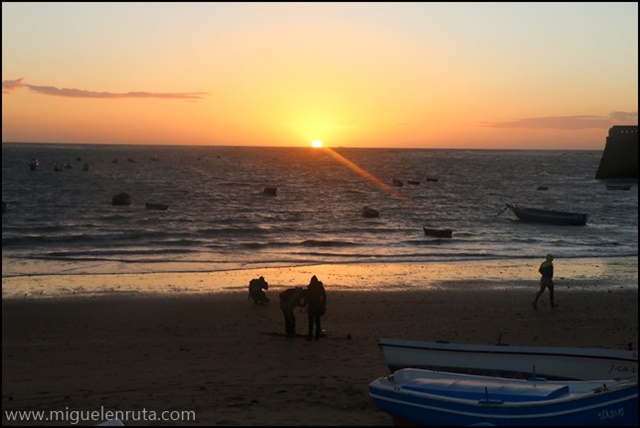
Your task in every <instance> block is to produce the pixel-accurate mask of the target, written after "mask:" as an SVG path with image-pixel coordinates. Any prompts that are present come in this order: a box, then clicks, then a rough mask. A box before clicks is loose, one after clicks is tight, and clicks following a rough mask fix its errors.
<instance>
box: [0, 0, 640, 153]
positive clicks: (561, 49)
mask: <svg viewBox="0 0 640 428" xmlns="http://www.w3.org/2000/svg"><path fill="white" fill-rule="evenodd" d="M2 47H3V52H2V62H3V67H2V79H3V99H2V104H3V108H2V141H3V142H64V143H115V144H188V145H203V144H208V145H268V146H309V145H310V144H311V141H313V140H315V139H320V140H322V141H323V142H324V144H325V146H332V147H336V146H349V147H399V148H400V147H416V148H418V147H424V148H430V147H433V148H513V149H520V148H522V149H531V148H540V149H547V148H552V149H602V148H603V146H604V142H605V138H606V135H607V131H608V128H609V127H610V126H613V125H624V124H634V125H635V124H637V111H638V107H637V104H638V5H637V3H506V4H498V3H473V4H471V3H461V4H459V3H456V4H454V3H264V4H263V3H186V4H185V3H180V4H178V3H145V4H142V3H133V4H131V3H107V4H102V3H12V2H3V4H2Z"/></svg>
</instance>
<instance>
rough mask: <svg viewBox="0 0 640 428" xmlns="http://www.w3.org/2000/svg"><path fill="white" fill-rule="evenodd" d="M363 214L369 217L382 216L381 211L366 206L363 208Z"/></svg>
mask: <svg viewBox="0 0 640 428" xmlns="http://www.w3.org/2000/svg"><path fill="white" fill-rule="evenodd" d="M362 216H363V217H367V218H377V217H379V216H380V212H379V211H378V210H376V209H373V208H371V207H364V208H363V209H362Z"/></svg>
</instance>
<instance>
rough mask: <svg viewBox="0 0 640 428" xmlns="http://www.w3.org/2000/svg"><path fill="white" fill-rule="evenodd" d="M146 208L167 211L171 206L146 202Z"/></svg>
mask: <svg viewBox="0 0 640 428" xmlns="http://www.w3.org/2000/svg"><path fill="white" fill-rule="evenodd" d="M144 206H145V208H146V209H148V210H166V209H169V205H166V204H152V203H149V202H146V203H145V204H144Z"/></svg>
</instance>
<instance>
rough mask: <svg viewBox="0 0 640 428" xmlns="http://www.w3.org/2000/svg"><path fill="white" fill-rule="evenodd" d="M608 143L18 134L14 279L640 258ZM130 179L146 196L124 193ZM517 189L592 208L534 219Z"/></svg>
mask: <svg viewBox="0 0 640 428" xmlns="http://www.w3.org/2000/svg"><path fill="white" fill-rule="evenodd" d="M601 156H602V151H562V150H554V151H551V150H542V151H537V150H446V149H362V148H334V149H329V148H323V149H314V148H310V147H309V148H288V147H287V148H285V147H222V146H216V147H204V146H122V145H72V144H6V143H3V144H2V200H3V202H5V203H6V204H7V209H6V211H5V212H3V214H2V276H3V277H11V276H21V275H44V274H82V273H113V272H120V273H146V272H210V271H222V270H231V269H254V268H262V267H286V266H301V265H312V264H341V263H397V262H429V261H434V262H442V261H466V260H498V259H514V258H538V259H542V258H543V257H544V255H545V254H547V253H553V254H554V255H556V257H562V258H590V257H600V258H601V257H627V256H637V255H638V187H637V180H632V181H629V183H630V184H632V189H631V190H629V191H619V190H618V191H612V190H607V189H606V187H605V183H604V181H602V180H596V179H595V178H594V177H595V174H596V170H597V168H598V165H599V162H600V158H601ZM32 158H37V159H38V160H39V161H40V167H39V168H38V169H36V170H31V169H30V168H29V165H28V164H29V162H30V161H31V159H32ZM84 165H86V167H84V168H83V166H84ZM56 167H57V168H56ZM56 169H58V171H56ZM428 178H429V179H430V180H427V179H428ZM393 179H397V180H400V181H402V182H403V184H404V185H403V186H402V187H397V186H392V185H391V183H392V181H393ZM435 180H437V181H435ZM409 181H411V182H412V183H413V184H409ZM416 183H417V184H416ZM266 187H276V188H277V192H276V194H275V195H269V194H265V193H264V190H265V188H266ZM544 188H546V190H541V189H544ZM123 192H124V193H127V194H129V196H130V199H131V204H130V205H126V206H117V205H113V204H112V198H113V196H114V195H117V194H119V193H123ZM506 202H511V203H515V204H519V205H523V206H531V207H537V208H547V209H557V210H564V211H575V212H584V213H588V214H589V219H588V222H587V225H586V226H556V225H544V224H535V223H524V222H522V221H520V220H517V218H516V217H515V215H514V214H513V213H512V212H511V211H510V210H505V208H506V206H505V203H506ZM146 203H152V204H165V205H167V206H168V209H166V210H157V209H147V208H146V205H145V204H146ZM365 206H368V207H371V208H374V209H376V210H378V211H379V213H380V215H379V217H377V218H366V217H364V216H363V215H362V210H363V208H364V207H365ZM423 226H430V227H436V228H449V229H452V230H453V236H452V237H451V238H436V237H429V236H425V233H424V231H423Z"/></svg>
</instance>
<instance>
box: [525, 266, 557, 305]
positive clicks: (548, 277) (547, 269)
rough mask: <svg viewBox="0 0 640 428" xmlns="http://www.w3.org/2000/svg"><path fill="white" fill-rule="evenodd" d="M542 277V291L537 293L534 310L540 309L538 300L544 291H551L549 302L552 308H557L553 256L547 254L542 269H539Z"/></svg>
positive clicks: (533, 303)
mask: <svg viewBox="0 0 640 428" xmlns="http://www.w3.org/2000/svg"><path fill="white" fill-rule="evenodd" d="M538 272H540V275H542V277H541V278H540V290H538V292H537V293H536V298H535V300H534V301H533V302H531V304H532V305H533V309H538V299H539V298H540V296H542V293H544V290H546V289H549V301H550V303H551V308H555V307H557V306H558V305H556V303H555V301H554V296H553V255H552V254H547V257H546V258H545V261H544V262H542V264H541V265H540V268H539V269H538Z"/></svg>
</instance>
